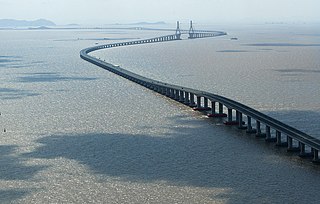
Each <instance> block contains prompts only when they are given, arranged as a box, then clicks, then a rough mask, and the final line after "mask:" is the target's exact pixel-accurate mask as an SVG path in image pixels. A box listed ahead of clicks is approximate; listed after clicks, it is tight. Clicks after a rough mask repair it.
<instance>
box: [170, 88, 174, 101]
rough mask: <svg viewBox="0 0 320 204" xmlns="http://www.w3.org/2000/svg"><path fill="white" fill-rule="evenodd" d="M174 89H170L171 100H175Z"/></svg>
mask: <svg viewBox="0 0 320 204" xmlns="http://www.w3.org/2000/svg"><path fill="white" fill-rule="evenodd" d="M174 96H175V95H174V89H170V98H172V99H174Z"/></svg>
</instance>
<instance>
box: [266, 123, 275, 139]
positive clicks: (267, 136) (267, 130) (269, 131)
mask: <svg viewBox="0 0 320 204" xmlns="http://www.w3.org/2000/svg"><path fill="white" fill-rule="evenodd" d="M276 140H277V138H273V137H271V130H270V126H269V125H266V142H276Z"/></svg>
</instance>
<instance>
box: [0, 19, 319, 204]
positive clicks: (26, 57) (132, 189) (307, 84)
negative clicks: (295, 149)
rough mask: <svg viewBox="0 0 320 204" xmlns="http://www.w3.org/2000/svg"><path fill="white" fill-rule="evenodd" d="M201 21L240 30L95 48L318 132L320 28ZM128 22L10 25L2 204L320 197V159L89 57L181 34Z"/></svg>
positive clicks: (0, 66) (2, 109) (0, 50)
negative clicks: (86, 52) (84, 55)
mask: <svg viewBox="0 0 320 204" xmlns="http://www.w3.org/2000/svg"><path fill="white" fill-rule="evenodd" d="M166 26H168V25H166ZM185 26H186V25H185ZM195 26H197V29H204V30H205V29H207V30H220V31H224V32H227V33H228V35H226V36H219V37H214V38H203V39H187V35H184V36H183V37H182V38H183V39H182V40H179V41H172V42H161V43H153V44H144V45H134V46H126V47H117V48H112V49H104V50H100V51H95V52H93V53H90V54H91V55H93V56H95V57H97V58H100V59H103V60H105V61H107V62H109V63H112V64H115V65H119V66H120V67H122V68H125V69H128V70H130V71H133V72H135V73H138V74H141V75H143V76H146V77H149V78H152V79H156V80H160V81H164V82H167V83H172V84H176V85H182V86H186V87H190V88H194V89H199V90H203V91H208V92H211V93H215V94H219V95H222V96H225V97H228V98H231V99H234V100H236V101H239V102H241V103H243V104H245V105H248V106H250V107H253V108H255V109H257V110H259V111H261V112H263V113H265V114H267V115H269V116H272V117H274V118H276V119H278V120H280V121H282V122H285V123H287V124H289V125H291V126H293V127H295V128H297V129H299V130H301V131H303V132H305V133H307V134H309V135H311V136H313V137H315V138H318V139H320V126H319V122H320V26H319V25H316V24H303V23H299V24H271V23H269V24H243V25H241V24H239V25H221V24H217V25H200V24H199V25H198V24H196V25H195ZM120 27H121V26H118V27H117V28H114V27H112V28H111V27H109V28H108V27H106V28H95V29H91V28H85V29H84V28H83V29H42V30H40V29H2V30H0V39H1V40H0V73H1V74H0V203H318V202H319V201H320V193H319V189H320V167H319V166H318V165H315V164H312V162H311V160H310V159H302V158H300V157H298V156H297V154H296V153H288V152H286V149H285V148H280V147H276V146H275V145H274V143H266V142H265V141H264V140H263V139H257V138H255V136H254V135H250V134H246V133H245V131H244V132H243V131H239V130H238V129H237V128H235V127H229V126H225V125H223V119H209V118H207V117H205V115H204V114H202V113H199V112H196V111H193V110H192V109H190V108H189V107H187V106H185V105H183V104H181V103H178V102H176V101H173V100H171V99H169V98H166V97H165V96H162V95H160V94H158V93H155V92H153V91H151V90H149V89H146V88H144V87H142V86H140V85H138V84H135V83H133V82H131V81H129V80H126V79H124V78H121V77H120V76H118V75H115V74H113V73H110V72H108V71H106V70H104V69H101V68H99V67H97V66H95V65H93V64H90V63H88V62H86V61H84V60H82V59H81V58H80V57H79V52H80V50H81V49H83V48H86V47H90V46H95V45H101V44H107V43H112V42H123V41H131V40H136V39H145V38H151V37H155V36H162V35H166V34H172V32H174V31H162V30H151V29H147V30H143V29H123V28H120ZM169 27H170V28H174V25H169ZM231 38H233V40H232V39H231ZM234 38H237V39H236V40H235V39H234Z"/></svg>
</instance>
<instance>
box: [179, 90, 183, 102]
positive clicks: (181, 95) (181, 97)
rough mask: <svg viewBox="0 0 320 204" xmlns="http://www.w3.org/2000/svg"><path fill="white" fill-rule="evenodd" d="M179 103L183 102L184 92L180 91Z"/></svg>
mask: <svg viewBox="0 0 320 204" xmlns="http://www.w3.org/2000/svg"><path fill="white" fill-rule="evenodd" d="M179 101H180V102H184V91H180V97H179Z"/></svg>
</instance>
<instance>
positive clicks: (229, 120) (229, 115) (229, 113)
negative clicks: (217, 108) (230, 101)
mask: <svg viewBox="0 0 320 204" xmlns="http://www.w3.org/2000/svg"><path fill="white" fill-rule="evenodd" d="M228 122H230V123H231V122H232V109H231V108H228Z"/></svg>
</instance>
